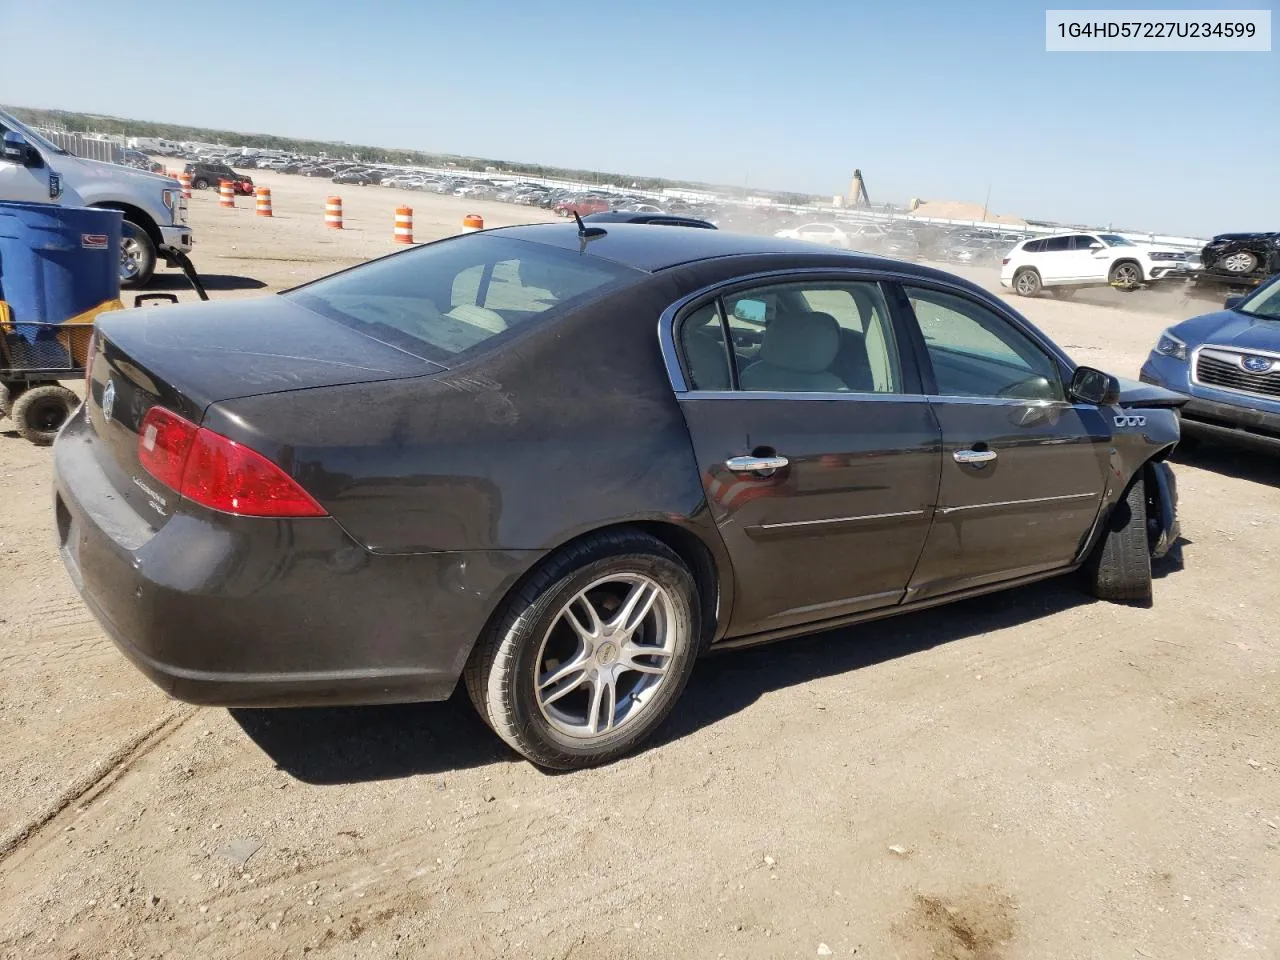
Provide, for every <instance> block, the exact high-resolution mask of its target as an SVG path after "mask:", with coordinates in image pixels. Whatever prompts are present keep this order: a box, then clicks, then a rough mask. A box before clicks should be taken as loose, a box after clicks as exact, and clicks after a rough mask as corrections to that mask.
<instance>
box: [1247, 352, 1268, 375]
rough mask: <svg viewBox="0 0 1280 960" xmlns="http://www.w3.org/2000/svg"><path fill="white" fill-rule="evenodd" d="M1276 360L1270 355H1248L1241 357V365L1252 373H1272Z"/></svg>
mask: <svg viewBox="0 0 1280 960" xmlns="http://www.w3.org/2000/svg"><path fill="white" fill-rule="evenodd" d="M1274 363H1275V361H1274V360H1272V359H1271V358H1270V357H1258V356H1253V355H1250V356H1246V357H1241V358H1240V366H1242V367H1244V369H1246V370H1248V371H1249V372H1250V373H1270V372H1271V367H1272V366H1273V365H1274Z"/></svg>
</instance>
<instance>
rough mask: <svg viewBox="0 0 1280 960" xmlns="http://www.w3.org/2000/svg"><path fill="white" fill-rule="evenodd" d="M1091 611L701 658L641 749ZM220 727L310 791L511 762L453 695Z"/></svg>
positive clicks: (1052, 588) (1038, 587)
mask: <svg viewBox="0 0 1280 960" xmlns="http://www.w3.org/2000/svg"><path fill="white" fill-rule="evenodd" d="M1183 542H1184V543H1186V541H1183ZM1172 569H1175V566H1174V564H1173V563H1172V562H1171V561H1164V562H1162V563H1161V564H1159V565H1158V566H1157V569H1156V571H1155V573H1156V575H1157V576H1161V575H1163V574H1166V573H1168V572H1170V570H1172ZM1095 602H1099V601H1095V600H1093V599H1092V598H1091V597H1089V596H1088V595H1087V594H1086V593H1085V592H1084V591H1083V590H1082V589H1081V588H1080V586H1079V585H1078V583H1077V582H1076V581H1075V579H1074V578H1072V577H1060V578H1057V579H1054V580H1049V581H1045V582H1043V583H1039V584H1033V585H1031V586H1027V587H1021V588H1018V589H1014V590H1008V591H1003V592H1000V593H995V594H990V595H988V596H985V597H978V598H975V599H972V600H964V601H960V602H957V603H952V604H949V605H947V606H943V607H939V608H937V609H934V610H927V611H922V612H920V613H914V614H908V615H906V616H901V617H891V618H888V619H885V620H880V621H876V622H872V623H867V624H862V625H860V626H855V627H845V628H842V629H838V630H829V631H825V632H823V633H816V634H812V635H810V636H805V637H798V638H794V639H791V640H785V641H781V642H779V643H776V644H770V645H767V646H763V647H758V648H755V649H749V650H742V651H736V652H726V653H724V654H722V655H715V656H710V657H707V658H705V659H703V660H702V661H701V662H699V664H698V666H697V668H696V669H695V670H694V673H693V677H692V679H691V680H690V682H689V686H688V689H687V690H686V691H685V693H684V695H683V696H682V697H681V698H680V701H679V703H678V704H677V705H676V708H675V712H674V714H673V715H672V716H671V718H670V719H669V720H668V721H667V723H666V724H664V725H663V727H662V728H661V730H660V731H659V732H658V734H657V735H656V736H655V738H654V739H653V740H652V741H650V743H649V744H648V745H647V746H646V747H645V748H642V749H654V748H655V747H660V746H661V745H662V744H664V743H668V742H670V741H672V740H677V739H679V738H681V737H685V736H688V735H689V734H691V733H694V732H696V731H697V730H700V729H701V728H703V727H706V726H709V725H711V724H714V723H716V722H718V721H720V720H723V719H724V718H725V717H727V716H731V715H732V714H735V713H738V712H740V711H742V710H745V709H747V708H748V707H750V706H751V704H753V703H754V702H755V701H756V700H758V699H759V698H760V697H761V696H762V695H764V694H766V693H769V692H771V691H774V690H780V689H783V688H785V687H790V686H795V685H797V684H803V683H807V682H809V681H811V680H816V679H819V678H821V677H826V676H831V675H833V674H839V673H848V672H849V671H853V670H858V669H861V668H863V667H868V666H872V665H874V664H877V663H883V662H885V661H889V660H894V659H897V658H898V657H905V656H910V655H911V654H913V653H918V652H920V651H923V650H927V649H929V648H931V647H935V646H939V645H941V644H946V643H950V642H952V641H955V640H961V639H965V638H967V637H974V636H979V635H981V634H984V633H988V632H990V631H993V630H1001V629H1005V628H1008V627H1016V626H1018V625H1020V624H1024V623H1029V622H1031V621H1034V620H1037V619H1039V618H1041V617H1044V616H1047V615H1050V614H1054V613H1060V612H1062V611H1065V610H1069V609H1071V608H1073V607H1076V606H1079V605H1081V604H1086V603H1095ZM231 716H232V717H233V718H234V719H235V721H236V722H237V723H238V724H239V725H240V726H241V728H242V729H243V730H244V732H245V733H246V734H248V736H249V738H250V739H251V740H253V742H254V743H255V744H257V746H258V747H259V748H261V749H262V750H263V752H265V753H266V754H267V755H268V756H270V757H271V759H272V760H273V761H274V762H275V763H276V765H277V766H278V767H279V768H280V769H282V770H284V771H285V772H286V773H288V774H290V775H291V776H293V777H296V778H297V779H298V780H301V781H303V782H304V783H310V784H317V785H327V784H340V783H353V782H361V781H371V780H386V779H395V778H400V777H408V776H415V775H420V774H435V773H443V772H447V771H450V770H459V769H465V768H468V767H477V766H484V765H487V764H492V763H497V762H503V761H508V762H511V761H518V759H519V758H518V757H516V756H515V755H514V754H513V753H512V752H511V751H510V750H508V749H507V748H506V747H505V746H504V745H503V744H502V742H501V741H500V740H498V738H497V737H496V736H494V734H493V733H492V732H491V731H490V730H489V729H488V727H486V726H485V725H484V724H483V723H482V722H481V721H480V719H479V718H478V717H477V715H476V714H475V712H474V711H473V710H472V708H471V704H470V702H469V701H468V699H467V696H466V694H465V692H464V691H463V690H462V689H458V690H457V691H455V692H454V695H453V697H452V698H451V699H449V700H448V701H445V702H444V703H425V704H410V705H405V706H388V707H334V708H315V709H292V710H250V709H235V710H232V711H231Z"/></svg>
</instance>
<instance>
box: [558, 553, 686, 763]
mask: <svg viewBox="0 0 1280 960" xmlns="http://www.w3.org/2000/svg"><path fill="white" fill-rule="evenodd" d="M675 623H676V618H675V612H674V606H673V603H672V599H671V596H670V595H669V594H668V593H667V591H666V589H665V588H663V587H662V586H660V585H659V584H658V583H657V582H655V581H654V580H651V579H650V578H649V577H646V576H643V575H642V574H638V573H636V574H628V573H618V574H611V575H609V576H608V577H605V578H602V579H600V580H597V581H595V582H594V583H591V584H589V585H588V586H587V587H586V588H584V589H583V590H580V591H579V592H578V593H576V594H575V595H574V596H573V597H572V599H570V600H569V601H568V603H566V604H565V605H564V606H563V607H562V608H561V609H560V613H559V614H558V615H557V616H556V618H555V619H554V620H553V621H552V623H551V627H550V628H549V629H548V630H547V633H546V635H545V636H544V637H543V640H542V645H541V647H540V648H539V650H538V656H537V658H536V660H535V661H534V663H535V667H534V669H535V671H536V675H535V677H534V694H535V698H536V700H537V704H538V709H539V710H540V711H541V713H542V716H543V717H544V718H545V719H546V721H547V722H548V723H549V724H550V725H551V726H552V727H554V728H555V729H556V730H557V731H559V732H560V733H562V734H564V735H566V736H570V737H574V738H576V739H580V740H591V739H595V738H597V737H602V736H604V735H606V734H610V733H612V732H614V731H615V730H617V729H619V728H620V727H623V726H625V725H628V724H630V723H632V722H633V721H634V720H635V719H636V718H637V717H638V716H640V715H641V714H642V713H644V712H645V710H646V708H647V707H648V705H649V704H650V703H651V702H652V700H653V697H654V694H655V693H656V692H657V690H658V688H659V687H660V686H661V685H662V684H663V682H664V681H665V680H666V677H667V672H668V668H669V667H670V666H671V662H672V658H673V656H674V655H675V653H676V651H677V649H678V642H679V640H680V639H681V638H680V637H678V636H677V635H676V632H675Z"/></svg>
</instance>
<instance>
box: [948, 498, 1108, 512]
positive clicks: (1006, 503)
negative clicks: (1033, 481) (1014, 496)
mask: <svg viewBox="0 0 1280 960" xmlns="http://www.w3.org/2000/svg"><path fill="white" fill-rule="evenodd" d="M1085 497H1091V498H1092V497H1096V498H1099V499H1101V497H1102V494H1101V493H1067V494H1064V495H1062V496H1059V497H1033V498H1031V499H1030V500H996V501H993V502H991V503H970V504H966V505H965V506H963V507H938V513H940V514H943V515H946V514H948V513H960V512H961V511H962V510H982V509H983V508H985V507H1016V506H1020V505H1022V504H1024V503H1053V502H1054V501H1056V500H1083V499H1084V498H1085Z"/></svg>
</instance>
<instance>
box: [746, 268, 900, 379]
mask: <svg viewBox="0 0 1280 960" xmlns="http://www.w3.org/2000/svg"><path fill="white" fill-rule="evenodd" d="M724 308H725V312H726V315H727V316H728V320H729V328H730V333H731V336H732V338H733V343H734V359H735V361H736V362H737V365H738V381H739V384H740V386H741V388H742V389H743V390H770V391H774V390H777V391H786V392H797V393H814V392H818V393H833V392H845V391H852V392H858V393H897V392H900V391H901V389H902V386H901V384H902V375H901V367H900V364H899V361H898V350H897V344H896V341H895V340H894V337H893V329H892V326H891V325H890V322H889V311H888V308H887V307H886V306H885V302H884V295H883V293H882V292H881V290H880V286H879V285H878V284H875V283H866V282H862V283H859V282H848V283H840V282H824V281H812V282H808V283H798V284H775V285H771V286H767V287H758V288H755V289H752V290H745V291H740V292H737V293H735V294H733V295H732V296H728V297H725V299H724Z"/></svg>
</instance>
